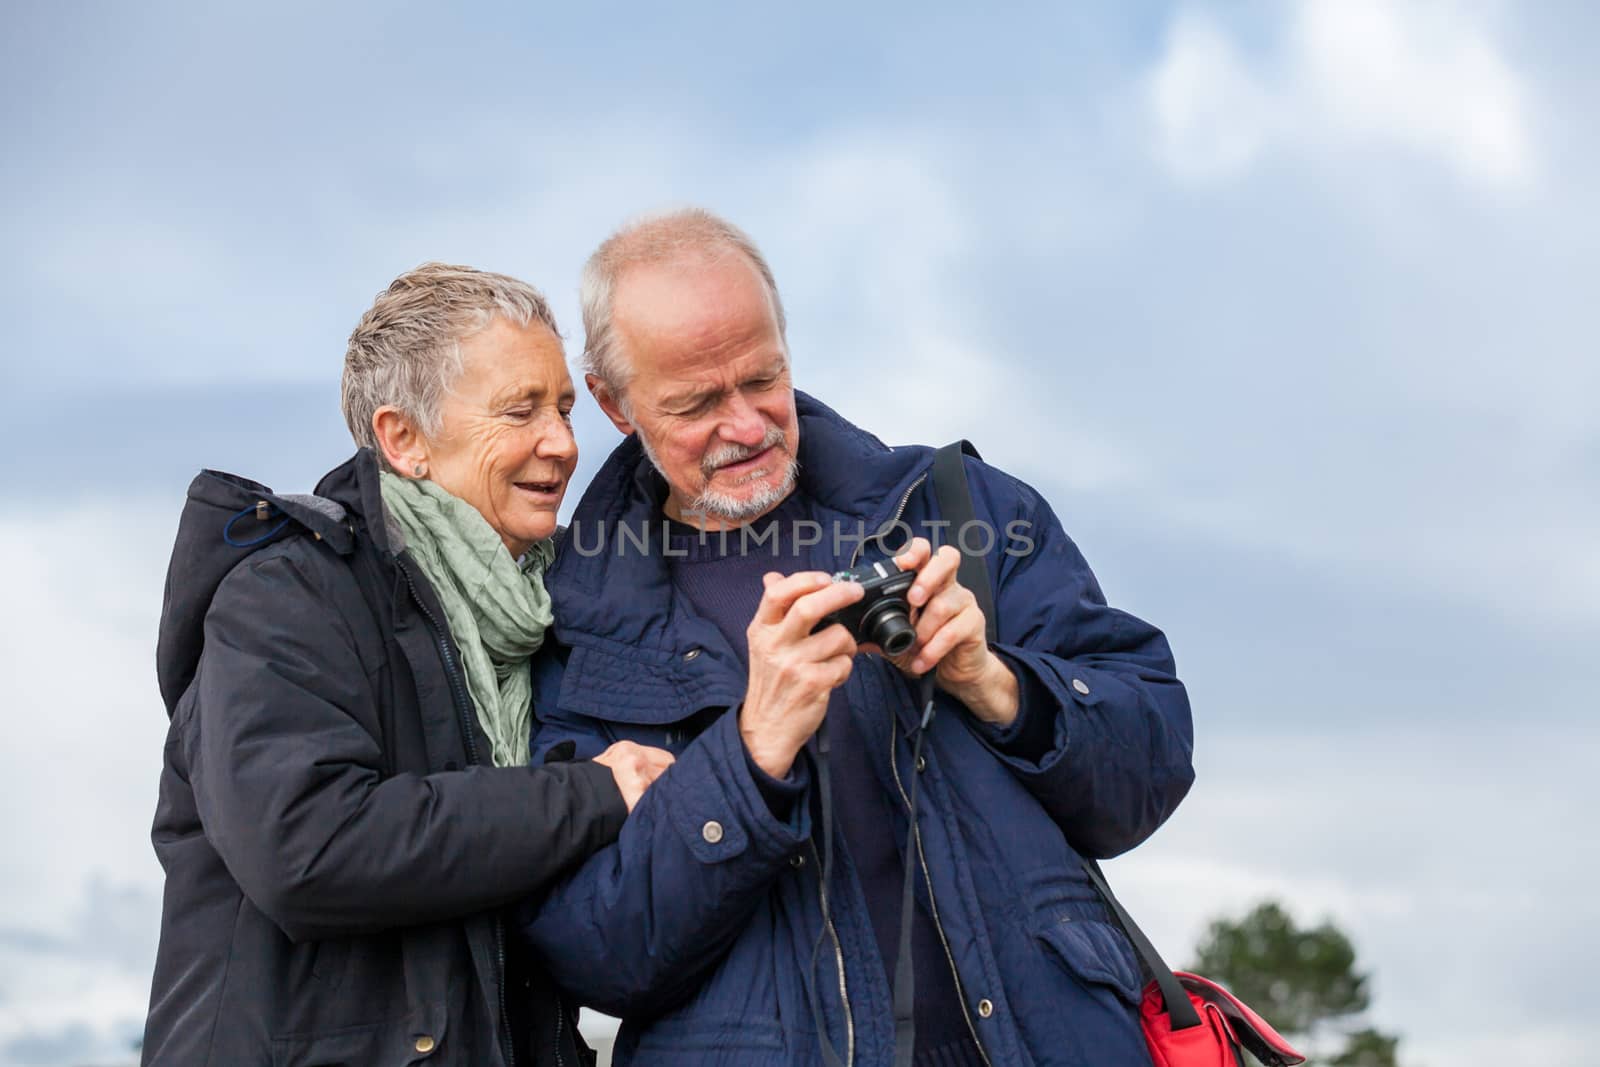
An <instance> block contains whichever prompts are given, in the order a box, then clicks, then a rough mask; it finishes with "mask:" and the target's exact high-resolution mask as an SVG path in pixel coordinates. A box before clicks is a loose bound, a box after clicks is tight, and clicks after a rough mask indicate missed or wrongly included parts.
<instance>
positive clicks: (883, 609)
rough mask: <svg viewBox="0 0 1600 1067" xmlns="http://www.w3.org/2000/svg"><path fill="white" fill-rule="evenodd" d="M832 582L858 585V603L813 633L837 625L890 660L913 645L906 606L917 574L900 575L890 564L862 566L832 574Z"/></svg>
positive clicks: (834, 616)
mask: <svg viewBox="0 0 1600 1067" xmlns="http://www.w3.org/2000/svg"><path fill="white" fill-rule="evenodd" d="M833 580H834V581H836V582H858V583H860V585H861V589H862V596H861V599H860V600H858V601H856V602H855V603H854V604H851V605H850V606H849V607H846V608H840V609H839V610H838V611H836V612H834V613H833V614H832V615H829V616H827V617H826V618H824V619H823V620H822V621H821V622H819V623H818V624H817V627H816V630H813V631H812V633H816V632H817V631H819V630H823V629H826V628H827V627H829V626H832V625H833V624H834V623H839V624H840V625H841V626H843V627H844V628H845V629H846V630H849V631H850V635H851V636H852V637H854V638H855V639H856V640H857V641H859V642H861V643H863V644H865V643H868V642H870V643H872V644H875V645H877V646H878V647H879V648H881V649H883V651H884V652H885V653H887V654H888V655H891V656H898V655H900V654H901V653H902V652H905V651H906V650H907V649H909V648H910V647H911V646H912V645H913V644H915V643H916V640H917V630H916V627H914V626H912V625H911V605H910V604H907V603H906V593H907V592H909V591H910V589H911V584H912V583H913V582H915V581H916V580H917V572H916V571H903V570H901V569H900V568H899V567H896V566H895V565H894V564H893V563H863V564H862V565H861V566H859V567H857V568H856V569H855V570H853V571H837V572H835V574H834V576H833Z"/></svg>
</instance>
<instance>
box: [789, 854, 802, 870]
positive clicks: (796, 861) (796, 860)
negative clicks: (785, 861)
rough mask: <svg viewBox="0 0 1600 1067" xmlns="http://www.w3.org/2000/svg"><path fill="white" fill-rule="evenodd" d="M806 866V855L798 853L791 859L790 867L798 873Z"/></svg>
mask: <svg viewBox="0 0 1600 1067" xmlns="http://www.w3.org/2000/svg"><path fill="white" fill-rule="evenodd" d="M805 865H806V857H805V854H804V853H801V852H796V853H795V854H794V855H792V856H790V857H789V866H791V867H793V868H794V869H795V870H797V871H798V870H799V869H800V868H801V867H804V866H805Z"/></svg>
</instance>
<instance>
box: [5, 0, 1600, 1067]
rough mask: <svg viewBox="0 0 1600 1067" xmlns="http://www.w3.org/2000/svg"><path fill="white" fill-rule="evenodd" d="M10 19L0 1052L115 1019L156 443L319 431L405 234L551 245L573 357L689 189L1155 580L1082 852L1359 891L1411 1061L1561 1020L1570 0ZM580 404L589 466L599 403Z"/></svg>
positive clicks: (924, 399)
mask: <svg viewBox="0 0 1600 1067" xmlns="http://www.w3.org/2000/svg"><path fill="white" fill-rule="evenodd" d="M1062 7H1067V8H1068V9H1067V10H1061V9H1060V8H1062ZM7 23H8V25H7V32H6V33H5V34H4V35H0V36H3V39H0V88H3V92H0V108H3V111H0V124H3V131H4V137H5V144H6V152H5V153H4V158H0V193H3V197H0V212H3V214H4V219H5V222H4V232H5V234H6V242H7V245H8V249H9V251H10V254H9V255H7V256H6V257H5V259H4V261H3V262H0V312H3V314H4V317H5V320H6V321H7V323H8V325H9V330H8V337H7V342H6V344H5V346H4V349H3V351H4V356H3V359H4V368H5V383H6V388H5V390H4V391H3V394H0V415H3V416H4V417H5V420H6V424H7V425H8V426H10V427H11V429H12V440H13V441H20V442H21V443H22V447H21V448H20V449H17V450H16V451H17V452H18V453H19V454H18V455H14V456H13V457H12V458H11V461H10V462H8V463H6V464H5V465H4V473H3V474H0V489H3V490H4V491H3V492H0V558H4V559H7V560H8V561H9V562H10V563H11V565H12V568H13V575H12V583H11V587H12V596H11V600H10V602H11V604H12V605H13V610H12V611H10V612H8V613H6V615H7V619H6V621H5V622H3V623H0V625H3V626H4V628H5V632H4V634H3V635H0V636H3V639H0V649H3V651H0V656H4V657H5V661H4V665H5V668H6V669H5V670H4V672H3V674H0V677H3V678H4V679H5V681H3V682H0V687H3V689H0V694H3V697H0V699H3V704H4V707H5V708H6V712H7V716H8V721H9V722H10V723H11V724H12V726H13V731H14V732H13V737H14V740H15V742H16V744H17V751H18V752H19V753H26V754H27V758H26V759H21V760H13V761H12V762H13V770H12V772H11V774H9V775H8V776H6V778H5V779H4V780H3V781H0V798H3V800H4V804H5V810H6V811H7V812H8V818H7V821H6V824H5V828H4V831H3V832H4V835H5V836H4V838H3V839H0V846H3V854H5V855H7V856H9V857H11V861H10V862H8V863H7V865H6V866H5V868H4V869H3V870H0V913H3V914H4V916H5V918H4V919H3V920H0V1062H6V1063H17V1064H35V1063H36V1064H66V1063H83V1062H85V1061H91V1060H92V1061H93V1062H104V1063H115V1062H119V1057H120V1058H121V1059H124V1060H125V1059H127V1056H126V1054H125V1051H124V1050H125V1049H126V1047H127V1042H128V1041H129V1040H130V1038H131V1036H132V1035H134V1034H136V1033H137V1031H138V1029H139V1025H140V1022H141V1020H142V1015H143V1007H144V998H145V995H146V993H147V983H148V970H149V965H150V959H151V953H152V952H153V942H154V934H155V928H156V922H157V917H158V914H159V894H160V885H161V882H160V871H159V868H157V867H156V865H155V863H154V860H153V856H152V854H151V852H150V849H149V845H148V841H147V837H146V834H147V830H148V824H149V819H150V815H151V813H152V812H153V807H154V793H155V782H156V772H157V768H158V766H159V759H160V748H161V743H162V737H163V732H164V717H163V715H162V712H161V705H160V702H159V700H158V699H157V694H156V692H155V686H154V684H153V683H154V678H153V671H152V670H151V666H152V650H153V645H154V624H155V618H156V615H157V612H158V610H159V601H160V592H161V583H162V578H163V573H164V569H165V552H166V549H167V547H168V541H169V539H170V536H171V531H172V524H173V521H174V520H175V517H176V515H177V511H178V508H179V503H180V501H181V496H182V491H183V488H184V486H185V485H186V484H187V481H188V479H189V477H190V476H192V474H193V472H194V471H195V470H196V469H198V468H199V467H202V466H214V467H223V468H227V469H233V470H237V471H240V472H243V473H248V474H251V475H252V476H255V477H258V478H260V479H262V480H265V481H268V482H269V483H271V484H274V485H277V486H279V487H281V488H284V489H301V488H305V487H307V486H308V485H309V484H310V483H311V482H312V481H313V480H314V479H315V477H316V476H317V474H318V473H320V472H321V471H322V470H323V469H325V468H327V467H330V466H332V465H333V464H335V463H336V462H338V461H339V460H340V459H342V458H343V457H344V456H345V454H347V451H348V449H349V447H350V446H349V443H348V437H347V436H346V434H345V432H344V429H343V424H342V421H341V419H340V417H339V414H338V405H337V378H338V373H339V365H340V359H341V358H342V353H343V347H344V338H345V336H346V335H347V334H348V332H349V330H350V328H351V326H353V325H354V323H355V320H356V318H357V317H358V316H359V315H360V313H361V311H362V310H363V309H364V308H365V307H366V305H367V303H368V302H369V301H370V300H371V298H372V296H373V294H374V293H376V292H377V291H378V290H379V289H381V288H382V287H383V286H384V285H386V284H387V282H388V281H389V279H390V278H392V277H393V276H394V275H395V274H397V273H399V272H400V271H402V270H404V269H406V268H408V267H411V266H414V265H415V264H417V263H419V262H421V261H423V260H427V259H445V260H451V261H457V262H466V263H471V264H474V265H477V266H482V267H485V268H491V269H496V270H502V271H507V272H510V273H513V274H517V275H519V276H522V277H524V278H527V279H528V280H529V281H532V282H533V283H534V284H536V285H539V286H541V287H542V288H544V289H545V290H546V291H547V293H548V294H549V295H550V297H551V299H552V302H553V304H554V306H555V309H556V312H557V315H558V318H559V319H560V321H561V322H562V323H563V325H564V328H565V330H566V333H567V335H568V338H569V349H570V351H571V352H572V353H573V354H576V352H577V351H578V349H579V347H580V343H581V329H580V324H579V322H578V316H577V313H576V277H577V271H578V268H579V265H580V264H581V262H582V260H583V258H584V256H585V255H586V254H587V252H588V251H589V250H590V249H591V248H592V247H593V246H594V244H596V243H597V242H598V241H599V240H600V239H601V238H602V237H603V236H604V235H605V234H606V232H607V231H608V230H609V229H610V228H611V227H613V226H614V225H616V224H617V223H618V222H620V221H621V220H623V219H624V218H626V217H629V216H631V215H633V214H636V213H639V212H641V211H645V210H649V209H653V208H658V207H662V206H670V205H674V204H680V203H686V202H693V203H700V204H704V205H706V206H709V207H712V208H713V209H716V210H719V211H721V212H723V213H725V214H727V215H728V216H730V217H731V218H733V219H734V220H736V221H737V222H739V223H740V224H741V225H743V226H745V227H746V228H747V229H748V230H749V231H750V232H751V233H752V234H753V235H754V236H755V237H756V239H757V240H758V241H759V242H760V243H761V244H762V245H763V247H764V248H765V249H766V251H767V252H768V254H769V257H770V258H771V259H772V261H773V265H774V267H775V270H776V272H777V275H778V279H779V283H780V285H781V286H782V288H783V291H784V295H785V299H786V302H787V303H788V305H789V309H790V321H791V338H790V339H791V345H792V348H793V350H794V355H795V364H796V377H797V379H798V381H799V383H800V385H801V386H802V387H803V388H806V389H808V390H810V391H812V392H814V393H816V394H818V395H820V396H822V397H823V398H824V399H826V400H828V401H829V402H830V403H832V404H834V405H835V406H836V407H838V408H840V409H841V410H842V411H844V412H845V413H846V414H847V415H849V416H851V417H852V418H855V419H857V420H858V421H860V422H861V423H863V424H864V425H866V426H868V427H869V428H871V429H873V430H874V431H876V432H877V433H879V434H880V436H883V437H884V438H886V439H888V440H891V441H913V440H919V441H930V442H938V441H943V440H947V439H949V438H952V437H955V436H965V437H968V438H970V439H972V440H973V441H975V442H976V443H977V444H978V445H979V447H980V448H981V449H982V450H983V452H984V454H985V455H986V456H987V457H988V458H989V459H990V460H991V461H993V462H996V463H998V464H999V465H1001V466H1003V467H1006V468H1008V469H1010V470H1012V471H1014V472H1016V473H1017V474H1019V475H1021V476H1023V477H1025V478H1027V479H1028V480H1030V481H1031V482H1033V483H1034V484H1035V485H1037V486H1038V487H1039V488H1040V489H1041V490H1043V491H1044V493H1045V494H1046V495H1047V496H1048V497H1049V499H1050V500H1051V501H1052V503H1053V505H1054V507H1055V510H1056V511H1057V513H1058V514H1059V515H1061V516H1062V518H1063V521H1064V522H1065V523H1066V525H1067V527H1068V530H1069V531H1070V532H1071V533H1072V534H1073V535H1074V537H1075V538H1076V539H1077V540H1078V541H1079V543H1080V545H1081V547H1082V548H1083V549H1084V551H1085V553H1086V555H1087V556H1088V557H1089V559H1090V561H1091V563H1093V564H1094V566H1095V567H1096V569H1097V571H1098V573H1099V575H1100V577H1101V579H1102V582H1103V584H1104V585H1105V587H1106V589H1107V592H1108V594H1109V595H1110V596H1111V597H1112V599H1113V601H1114V602H1118V603H1120V604H1122V605H1123V606H1126V607H1128V608H1130V609H1131V610H1134V611H1136V612H1138V613H1140V614H1142V615H1144V616H1146V617H1148V618H1150V619H1152V620H1153V621H1156V622H1157V623H1159V624H1160V625H1162V626H1163V627H1165V628H1166V629H1167V631H1168V633H1169V635H1170V637H1171V639H1172V642H1173V646H1174V648H1175V650H1176V652H1177V655H1178V660H1179V665H1180V670H1181V673H1183V675H1184V676H1185V678H1186V680H1187V681H1188V682H1189V684H1190V688H1191V691H1192V694H1193V696H1194V704H1195V711H1196V723H1197V756H1196V758H1197V763H1198V766H1199V772H1200V780H1199V783H1198V785H1197V786H1196V789H1195V792H1194V793H1193V795H1192V796H1191V798H1190V800H1189V801H1188V802H1186V804H1185V806H1184V808H1183V809H1182V810H1181V811H1180V812H1179V814H1178V815H1177V816H1176V817H1175V818H1174V819H1173V821H1172V822H1171V823H1170V824H1169V826H1168V827H1166V828H1165V829H1163V831H1162V832H1161V833H1160V834H1158V835H1157V837H1156V838H1155V839H1154V840H1153V841H1151V842H1150V843H1149V844H1148V845H1147V846H1145V847H1143V848H1141V849H1140V850H1139V851H1137V852H1136V853H1134V854H1133V855H1131V856H1129V857H1127V858H1126V859H1123V860H1120V861H1118V862H1117V863H1116V864H1115V865H1114V868H1113V876H1114V878H1115V880H1116V881H1117V882H1118V883H1119V885H1120V886H1121V888H1122V891H1123V893H1124V895H1125V897H1126V899H1127V901H1128V903H1129V904H1130V906H1131V907H1133V909H1134V911H1135V913H1136V914H1139V915H1141V916H1142V917H1143V918H1144V920H1145V921H1146V924H1147V926H1148V927H1149V928H1150V931H1151V933H1152V934H1153V935H1154V936H1155V937H1156V938H1157V939H1158V940H1159V941H1160V942H1162V943H1163V944H1164V945H1165V946H1167V950H1168V952H1169V954H1170V955H1172V956H1174V957H1178V958H1182V957H1183V955H1184V954H1185V952H1186V950H1187V948H1188V946H1190V945H1191V944H1192V943H1193V940H1194V938H1195V937H1196V936H1197V934H1198V933H1199V931H1200V930H1201V929H1202V927H1203V924H1204V920H1205V919H1206V918H1207V917H1208V916H1209V915H1211V914H1213V913H1216V912H1218V911H1228V910H1233V911H1238V910H1242V909H1243V908H1245V907H1246V906H1248V905H1249V904H1250V903H1251V902H1252V901H1253V900H1254V899H1256V898H1257V897H1259V896H1261V895H1265V894H1269V893H1271V894H1278V895H1281V896H1282V897H1284V898H1285V899H1286V900H1287V901H1288V903H1289V904H1290V905H1291V906H1292V907H1293V908H1295V909H1296V910H1297V911H1299V912H1300V913H1301V914H1302V916H1303V917H1304V918H1306V919H1308V920H1309V919H1313V918H1317V917H1320V916H1324V915H1326V916H1329V917H1332V918H1333V919H1334V920H1335V921H1337V922H1339V923H1340V924H1341V925H1343V926H1344V927H1346V928H1347V929H1348V930H1350V931H1351V932H1352V934H1353V935H1354V936H1355V938H1356V942H1357V947H1358V950H1359V951H1360V953H1361V956H1362V958H1363V960H1364V961H1365V962H1366V964H1367V965H1368V966H1369V967H1371V968H1372V969H1373V970H1374V971H1375V972H1376V975H1377V977H1376V988H1377V1009H1376V1012H1375V1015H1376V1018H1377V1019H1378V1021H1379V1022H1380V1023H1382V1024H1384V1025H1386V1026H1389V1027H1391V1028H1394V1029H1397V1030H1399V1031H1401V1032H1402V1033H1403V1034H1404V1036H1405V1043H1404V1045H1403V1046H1402V1048H1403V1050H1405V1051H1406V1052H1407V1062H1408V1063H1416V1064H1434V1065H1443V1064H1452V1065H1465V1067H1474V1065H1477V1064H1491V1063H1495V1064H1498V1063H1503V1062H1539V1063H1547V1064H1554V1065H1558V1067H1559V1065H1565V1064H1577V1063H1579V1062H1580V1053H1579V1049H1581V1048H1583V1047H1585V1046H1584V1033H1585V1024H1586V1023H1587V1022H1588V1018H1587V1012H1586V1011H1584V1007H1583V1005H1582V1004H1581V1003H1580V997H1579V995H1578V993H1577V992H1576V991H1577V990H1579V989H1581V988H1584V987H1585V986H1586V983H1587V970H1588V964H1589V961H1590V960H1592V959H1593V958H1594V957H1595V956H1596V955H1597V954H1600V935H1597V934H1596V933H1595V931H1596V930H1600V914H1597V906H1596V905H1595V903H1594V902H1593V900H1592V899H1591V898H1592V897H1593V894H1590V893H1587V892H1585V891H1583V889H1582V888H1581V887H1582V886H1583V885H1585V884H1586V883H1588V882H1592V881H1593V879H1594V878H1595V877H1596V875H1600V855H1597V849H1596V845H1595V836H1594V834H1593V833H1592V832H1591V831H1589V830H1587V829H1586V828H1585V826H1584V819H1583V818H1582V813H1583V812H1585V811H1587V810H1588V809H1589V808H1590V807H1592V803H1591V800H1590V797H1589V793H1588V789H1587V788H1586V787H1587V786H1588V785H1589V783H1590V781H1591V779H1592V778H1593V776H1594V772H1595V770H1596V765H1597V760H1600V729H1597V727H1596V725H1595V722H1594V715H1593V711H1594V708H1595V704H1596V699H1595V695H1594V694H1595V687H1596V684H1597V683H1600V668H1597V666H1596V664H1595V656H1594V655H1593V651H1592V650H1593V648H1594V647H1595V645H1596V642H1597V638H1600V538H1597V531H1600V494H1597V492H1596V489H1597V483H1600V420H1597V419H1596V416H1595V402H1594V399H1593V398H1594V397H1595V396H1596V395H1600V358H1597V354H1600V336H1597V333H1600V330H1597V326H1596V318H1595V303H1594V300H1595V298H1594V293H1595V291H1596V287H1597V283H1600V211H1597V210H1596V209H1597V206H1600V205H1597V203H1596V195H1595V193H1594V190H1595V189H1596V188H1600V145H1597V144H1596V140H1595V135H1594V124H1593V115H1594V114H1595V113H1596V112H1597V110H1600V75H1597V74H1596V73H1595V71H1594V68H1593V63H1592V42H1593V40H1594V38H1595V34H1596V32H1597V31H1600V16H1597V14H1596V13H1595V11H1594V9H1593V8H1591V7H1590V6H1588V5H1584V4H1581V3H1578V2H1576V0H1573V2H1568V3H1548V4H1540V5H1512V4H1509V3H1505V4H1496V3H1479V2H1471V0H1463V2H1460V3H1453V4H1444V3H1435V2H1429V0H1418V2H1416V3H1407V4H1382V3H1377V2H1374V0H1338V2H1335V0H1322V2H1316V0H1297V2H1293V3H1285V4H1264V3H1263V4H1244V5H1239V4H1227V5H1221V4H1217V5H1210V4H1203V3H1194V4H1178V5H1168V4H1155V3H1144V4H1118V5H1112V4H1102V5H1095V6H1090V5H1070V6H1069V5H1039V6H1034V7H1013V8H1008V9H1007V12H1006V13H1005V14H1003V15H1002V14H993V13H991V14H985V15H983V16H979V15H976V14H974V13H973V12H972V11H971V10H970V9H957V8H952V9H951V10H950V11H949V12H948V13H942V12H938V11H930V10H929V9H928V7H927V6H926V5H919V6H915V7H913V6H910V5H907V6H904V7H900V8H898V9H896V8H893V7H881V8H876V7H875V8H871V9H867V8H865V7H863V6H860V5H853V6H826V5H808V6H806V7H805V8H804V9H791V10H786V11H783V12H777V11H767V10H760V9H755V8H745V9H737V10H734V9H726V10H725V9H721V8H719V7H716V6H712V5H699V4H676V5H671V6H669V7H660V6H657V7H655V8H651V9H644V10H630V9H627V8H624V7H622V6H620V5H619V6H615V7H610V8H606V9H603V10H602V9H595V8H593V7H576V6H575V7H573V8H572V9H571V10H570V11H567V12H560V11H550V12H536V11H534V10H532V9H530V8H527V7H524V6H505V7H495V6H475V7H472V8H462V9H453V10H451V11H449V12H443V11H441V10H440V9H438V8H437V7H436V6H430V5H421V4H417V5H410V6H394V7H388V8H378V7H375V6H370V5H362V4H353V5H340V6H339V7H338V8H337V9H336V10H332V11H330V10H328V9H327V8H326V7H325V6H322V5H316V6H314V5H309V4H303V5H276V6H274V7H273V8H272V9H271V10H270V11H269V10H267V9H263V8H260V7H253V8H245V7H227V8H224V7H216V8H214V9H210V10H200V9H197V8H194V7H191V6H186V5H176V4H151V5H141V6H139V7H138V8H131V7H126V6H112V5H95V4H61V5H42V4H40V5H26V6H24V7H22V8H20V9H18V10H14V11H10V12H8V18H7ZM579 421H580V441H581V443H582V445H583V448H584V456H583V460H582V462H581V464H580V469H579V475H578V478H579V482H580V484H581V483H582V482H583V481H584V480H586V478H587V475H588V473H589V472H592V471H593V470H594V469H595V468H596V466H597V465H598V463H599V460H600V458H601V457H602V456H603V455H604V452H605V450H606V449H607V448H609V447H610V445H611V444H612V443H613V438H614V431H612V430H611V429H610V427H609V426H608V425H606V424H604V423H603V421H602V420H601V418H600V416H599V413H598V411H596V410H595V409H594V408H593V407H592V406H589V407H586V408H581V409H580V412H579ZM569 499H570V498H569ZM1486 1003H1492V1004H1495V1005H1496V1010H1495V1011H1493V1012H1486V1011H1484V1010H1483V1008H1482V1006H1483V1005H1484V1004H1486Z"/></svg>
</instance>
